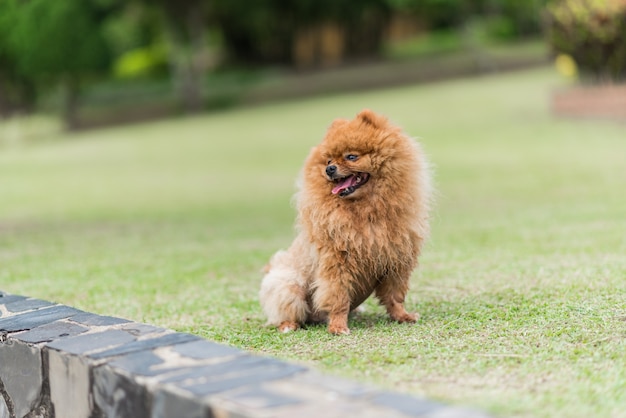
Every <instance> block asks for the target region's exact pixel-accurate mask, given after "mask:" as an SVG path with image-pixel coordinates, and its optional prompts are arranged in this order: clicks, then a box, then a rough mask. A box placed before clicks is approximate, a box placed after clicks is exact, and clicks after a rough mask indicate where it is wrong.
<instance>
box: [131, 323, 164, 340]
mask: <svg viewBox="0 0 626 418" xmlns="http://www.w3.org/2000/svg"><path fill="white" fill-rule="evenodd" d="M120 329H123V330H124V331H126V332H128V333H129V334H131V335H134V336H135V337H140V336H145V335H149V334H161V333H163V332H166V331H167V330H166V329H165V328H161V327H155V326H153V325H148V324H140V323H139V322H129V323H127V324H124V325H122V327H121V328H120Z"/></svg>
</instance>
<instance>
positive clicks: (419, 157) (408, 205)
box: [260, 110, 431, 334]
mask: <svg viewBox="0 0 626 418" xmlns="http://www.w3.org/2000/svg"><path fill="white" fill-rule="evenodd" d="M331 166H333V167H334V168H328V167H331ZM350 175H355V176H354V177H348V176H350ZM346 178H353V179H354V178H356V179H357V180H355V181H356V182H357V183H356V184H357V186H356V187H354V189H355V190H354V191H353V192H352V193H350V191H352V189H348V187H347V186H349V185H352V184H355V183H354V181H353V182H352V183H343V182H344V181H346V180H345V179H346ZM360 183H363V184H360ZM342 184H343V185H342ZM346 189H347V190H346ZM342 193H345V194H346V195H345V196H341V194H342ZM430 199H431V183H430V172H429V168H428V165H427V162H426V159H425V157H424V155H423V153H422V150H421V148H420V147H419V145H418V144H417V143H416V142H415V141H413V140H412V139H410V138H409V137H407V136H406V135H405V134H404V133H403V132H402V131H401V130H400V129H399V128H397V127H395V126H393V125H391V124H390V123H389V122H388V121H387V119H386V118H384V117H382V116H380V115H377V114H376V113H374V112H372V111H370V110H363V111H361V112H360V113H359V114H358V115H357V117H356V118H355V119H353V120H350V121H348V120H343V119H339V120H336V121H334V122H333V123H332V124H331V126H330V127H329V129H328V132H327V133H326V136H325V138H324V140H323V141H322V143H321V144H320V145H318V146H317V147H315V148H313V149H312V150H311V152H310V154H309V156H308V158H307V159H306V161H305V164H304V168H303V170H302V173H301V178H300V185H299V191H298V193H297V194H296V202H297V209H298V218H297V230H298V235H297V237H296V239H295V240H294V242H293V243H292V245H291V246H290V247H289V249H288V250H287V251H279V252H278V253H276V254H275V255H274V256H273V257H272V259H271V260H270V263H269V265H268V268H267V272H266V275H265V277H264V278H263V282H262V284H261V292H260V299H261V305H262V306H263V309H264V311H265V313H266V315H267V316H268V323H270V324H273V325H276V326H277V327H279V329H280V330H281V331H284V332H286V331H291V330H295V329H297V328H298V327H299V326H300V325H302V324H304V323H305V322H308V321H316V322H317V321H322V320H328V330H329V332H331V333H333V334H348V333H349V332H350V330H349V328H348V314H349V312H350V311H351V310H352V309H355V308H356V307H357V306H359V305H360V304H361V303H362V302H363V301H365V299H367V298H368V297H369V296H370V295H371V294H372V293H374V294H375V295H376V297H377V298H378V299H379V300H380V302H381V304H382V305H383V306H385V308H386V309H387V312H388V314H389V316H390V317H391V318H392V319H393V320H396V321H399V322H415V321H416V320H417V315H415V314H411V313H408V312H406V310H405V309H404V298H405V295H406V293H407V291H408V288H409V280H410V276H411V273H412V271H413V269H414V268H415V267H416V266H417V259H418V256H419V254H420V251H421V248H422V244H423V242H424V240H425V239H426V238H427V236H428V233H429V225H428V213H429V206H430Z"/></svg>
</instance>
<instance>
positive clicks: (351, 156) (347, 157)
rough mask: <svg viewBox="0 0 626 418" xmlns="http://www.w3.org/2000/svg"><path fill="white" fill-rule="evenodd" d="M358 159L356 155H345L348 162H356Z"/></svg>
mask: <svg viewBox="0 0 626 418" xmlns="http://www.w3.org/2000/svg"><path fill="white" fill-rule="evenodd" d="M358 158H359V156H358V155H356V154H348V155H346V160H348V161H356V160H357V159H358Z"/></svg>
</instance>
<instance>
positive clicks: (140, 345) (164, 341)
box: [88, 332, 200, 359]
mask: <svg viewBox="0 0 626 418" xmlns="http://www.w3.org/2000/svg"><path fill="white" fill-rule="evenodd" d="M198 340H200V337H196V336H195V335H191V334H182V333H178V332H174V333H171V334H166V335H162V336H160V337H157V338H149V339H143V340H138V341H132V342H129V343H126V344H122V345H119V346H117V347H114V348H110V349H108V350H104V351H99V352H97V353H93V354H88V356H89V357H91V358H93V359H101V358H106V357H114V356H119V355H122V354H129V353H133V352H137V351H147V350H152V349H154V348H158V347H166V346H170V345H176V344H182V343H186V342H190V341H198Z"/></svg>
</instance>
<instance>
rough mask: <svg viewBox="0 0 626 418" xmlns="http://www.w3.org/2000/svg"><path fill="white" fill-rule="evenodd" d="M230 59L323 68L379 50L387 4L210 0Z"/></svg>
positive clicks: (381, 1) (327, 0) (383, 0)
mask: <svg viewBox="0 0 626 418" xmlns="http://www.w3.org/2000/svg"><path fill="white" fill-rule="evenodd" d="M211 5H212V7H211V19H212V21H213V22H214V23H215V25H216V26H217V27H219V29H220V30H221V32H222V36H223V41H224V44H225V48H226V50H227V52H228V54H229V58H230V59H231V60H232V61H235V62H240V63H241V62H243V63H247V64H250V63H251V64H275V63H280V64H295V65H298V66H319V65H321V66H324V65H332V64H336V63H339V62H341V61H343V60H344V59H346V58H352V57H358V56H367V55H373V54H376V53H378V52H379V49H380V46H381V44H382V40H383V33H384V30H385V24H386V22H387V20H388V18H389V15H390V14H389V12H390V8H389V6H388V4H387V2H386V0H360V1H353V0H292V1H286V0H259V1H255V2H249V1H246V0H213V1H212V2H211Z"/></svg>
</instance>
